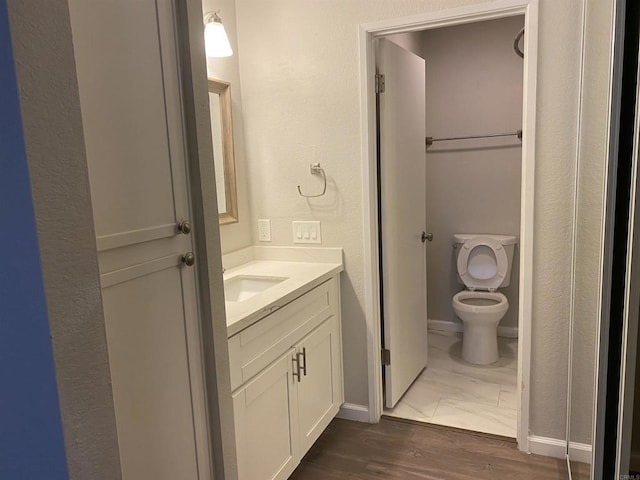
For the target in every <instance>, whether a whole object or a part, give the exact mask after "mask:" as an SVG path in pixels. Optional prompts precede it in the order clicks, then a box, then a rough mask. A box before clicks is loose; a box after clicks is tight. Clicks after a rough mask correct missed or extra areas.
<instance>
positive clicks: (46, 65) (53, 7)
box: [7, 0, 120, 480]
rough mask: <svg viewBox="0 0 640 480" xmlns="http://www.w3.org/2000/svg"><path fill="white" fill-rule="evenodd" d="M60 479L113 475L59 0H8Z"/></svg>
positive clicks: (74, 103) (77, 126)
mask: <svg viewBox="0 0 640 480" xmlns="http://www.w3.org/2000/svg"><path fill="white" fill-rule="evenodd" d="M7 4H8V7H9V18H10V22H11V34H12V41H13V46H14V55H15V63H16V73H17V78H18V85H19V88H20V102H21V107H22V118H23V126H24V138H25V145H26V151H27V161H28V163H29V172H30V175H31V186H32V192H33V200H34V207H35V213H36V225H37V229H38V239H39V241H40V255H41V259H42V271H43V277H44V288H45V294H46V297H47V308H48V314H49V325H50V329H51V341H52V343H53V354H54V360H55V366H56V376H57V382H58V393H59V397H60V411H61V415H62V423H63V433H64V440H65V447H66V452H67V462H68V468H69V478H71V479H78V480H85V479H89V478H90V479H92V480H100V479H105V480H114V479H118V478H120V460H119V456H118V444H117V435H116V428H115V416H114V411H113V398H112V395H111V385H110V375H109V362H108V358H107V347H106V340H105V331H104V316H103V312H102V300H101V296H100V284H99V278H98V264H97V258H96V245H95V235H94V227H93V216H92V211H91V197H90V195H89V183H88V178H87V166H86V155H85V150H84V138H83V131H82V121H81V116H80V103H79V98H78V85H77V80H76V70H75V61H74V56H73V45H72V41H71V25H70V21H69V9H68V5H67V2H66V1H56V2H48V3H47V8H42V4H41V3H40V2H25V1H23V0H9V1H8V2H7Z"/></svg>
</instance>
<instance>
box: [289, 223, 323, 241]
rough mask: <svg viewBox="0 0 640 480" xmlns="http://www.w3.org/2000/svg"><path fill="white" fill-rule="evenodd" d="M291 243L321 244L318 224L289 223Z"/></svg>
mask: <svg viewBox="0 0 640 480" xmlns="http://www.w3.org/2000/svg"><path fill="white" fill-rule="evenodd" d="M291 225H292V227H293V243H322V236H321V234H320V222H319V221H311V222H291Z"/></svg>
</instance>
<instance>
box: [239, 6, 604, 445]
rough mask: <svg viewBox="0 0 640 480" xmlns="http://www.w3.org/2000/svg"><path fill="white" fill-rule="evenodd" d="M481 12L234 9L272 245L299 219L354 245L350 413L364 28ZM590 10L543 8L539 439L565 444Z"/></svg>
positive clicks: (535, 368)
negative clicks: (580, 97)
mask: <svg viewBox="0 0 640 480" xmlns="http://www.w3.org/2000/svg"><path fill="white" fill-rule="evenodd" d="M475 3H482V0H398V1H394V2H389V1H385V0H353V1H349V2H345V1H343V0H341V1H338V0H323V1H320V0H308V1H305V2H297V1H293V0H273V1H270V2H263V1H260V0H237V2H236V9H237V21H238V39H239V48H240V50H241V57H240V74H241V78H242V80H241V81H242V95H243V102H244V103H243V111H244V120H245V132H246V142H247V145H246V146H247V164H248V167H247V169H248V179H249V187H250V189H251V209H252V216H253V218H254V219H256V218H271V219H272V222H273V223H272V228H273V232H272V234H273V239H274V242H273V243H274V244H277V245H290V244H291V223H290V222H291V220H293V219H318V220H321V221H322V228H323V230H322V234H323V243H324V245H325V246H343V247H344V252H345V267H346V271H345V274H344V275H343V284H342V302H343V329H344V332H343V333H344V345H345V348H344V358H345V362H344V363H345V394H346V399H347V401H348V402H351V403H357V404H366V403H367V388H368V386H367V373H366V372H367V370H366V369H367V362H366V323H365V316H364V310H363V304H364V261H365V259H364V258H363V241H364V239H363V205H362V165H361V152H360V143H361V142H360V135H361V132H360V103H359V98H360V97H359V95H360V79H359V73H358V42H357V31H358V30H357V27H358V25H359V24H361V23H366V22H371V21H375V20H381V19H385V18H394V17H401V16H405V15H412V14H417V13H423V12H427V11H434V10H439V9H443V8H449V7H456V6H461V5H469V4H475ZM581 5H582V2H581V1H579V0H567V1H563V2H557V1H553V0H541V1H540V41H539V64H538V65H539V70H538V105H537V138H536V162H537V163H536V212H535V219H534V223H535V229H536V233H535V246H534V272H533V274H534V284H533V290H534V305H533V339H532V362H533V365H532V389H531V410H532V411H531V430H532V432H533V433H535V434H536V435H541V436H551V437H555V438H564V424H565V403H566V402H565V398H566V395H565V389H564V387H563V386H564V385H566V379H567V355H566V346H567V326H568V324H567V322H568V313H569V302H570V282H569V280H570V275H569V273H570V268H571V258H570V256H569V255H567V243H568V242H569V241H570V238H571V229H572V224H573V214H572V205H573V187H572V186H573V184H574V167H575V152H576V115H577V108H576V107H577V88H576V87H577V84H578V77H579V58H580V51H579V48H580V14H579V12H580V11H581ZM310 162H321V163H322V165H323V166H324V167H325V168H326V171H327V174H328V178H329V190H328V193H327V195H326V196H325V197H323V198H320V199H316V200H305V199H302V198H300V197H298V195H297V192H296V185H297V184H302V185H304V186H313V185H314V180H315V179H312V178H311V177H310V175H309V173H308V168H309V163H310ZM598 194H599V192H598ZM592 280H593V281H596V280H595V279H592Z"/></svg>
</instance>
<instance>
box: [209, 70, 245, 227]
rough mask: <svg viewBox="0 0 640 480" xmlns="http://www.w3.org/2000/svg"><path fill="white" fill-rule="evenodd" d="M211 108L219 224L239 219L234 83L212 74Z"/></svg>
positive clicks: (210, 87)
mask: <svg viewBox="0 0 640 480" xmlns="http://www.w3.org/2000/svg"><path fill="white" fill-rule="evenodd" d="M209 110H210V112H211V137H212V139H213V161H214V164H215V174H216V190H217V192H218V215H219V221H220V225H225V224H228V223H236V222H237V221H238V198H237V194H236V165H235V163H236V162H235V157H234V153H233V125H232V121H231V84H230V83H228V82H225V81H222V80H217V79H215V78H209Z"/></svg>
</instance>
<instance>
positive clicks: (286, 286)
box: [223, 247, 344, 337]
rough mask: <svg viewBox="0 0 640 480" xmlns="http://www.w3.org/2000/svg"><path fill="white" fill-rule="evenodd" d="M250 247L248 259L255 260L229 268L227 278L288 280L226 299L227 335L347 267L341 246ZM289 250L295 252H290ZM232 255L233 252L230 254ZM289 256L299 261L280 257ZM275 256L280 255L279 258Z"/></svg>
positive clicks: (225, 274)
mask: <svg viewBox="0 0 640 480" xmlns="http://www.w3.org/2000/svg"><path fill="white" fill-rule="evenodd" d="M250 249H252V250H251V251H250V254H249V255H245V257H246V258H245V259H247V260H248V259H249V258H253V260H250V261H248V262H246V263H243V264H241V265H238V266H235V267H233V268H227V270H226V272H225V273H224V280H229V279H231V278H233V277H236V276H239V275H259V276H268V277H286V278H287V280H284V281H283V282H281V283H278V284H277V285H274V286H273V287H271V288H268V289H267V290H265V291H264V292H261V293H259V294H257V295H254V296H253V297H251V298H248V299H246V300H243V301H240V302H229V301H226V302H225V306H226V311H227V336H228V337H231V336H233V335H235V334H236V333H238V332H240V331H241V330H244V329H245V328H247V327H248V326H250V325H252V324H254V323H255V322H257V321H258V320H260V319H261V318H264V317H265V316H267V315H269V314H270V313H271V312H273V311H275V310H277V309H278V308H280V307H282V306H284V305H286V304H287V303H289V302H291V301H293V300H295V299H296V298H297V297H299V296H300V295H302V294H304V293H306V292H308V291H309V290H311V289H312V288H314V287H316V286H318V285H320V284H321V283H323V282H325V281H327V280H329V279H330V278H331V277H333V276H335V275H336V274H338V273H339V272H341V271H342V270H343V269H344V266H343V264H342V250H341V249H320V248H316V249H304V248H299V249H295V248H291V247H289V248H278V247H250ZM247 250H248V249H247ZM287 250H288V251H290V252H291V253H293V255H287V254H286V251H287ZM309 250H310V251H312V252H311V253H312V254H313V255H312V256H309V255H307V254H306V253H305V251H309ZM321 250H333V252H328V253H330V255H324V256H321V257H319V256H318V254H319V253H320V251H321ZM283 251H284V253H283ZM331 253H333V255H331ZM233 255H234V254H231V256H233ZM286 257H290V258H295V260H296V261H284V260H281V259H282V258H286ZM272 258H277V260H273V259H272ZM318 258H321V261H319V262H318V261H313V260H317V259H318ZM224 260H225V259H224V257H223V263H225V262H224ZM298 260H312V261H298Z"/></svg>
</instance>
